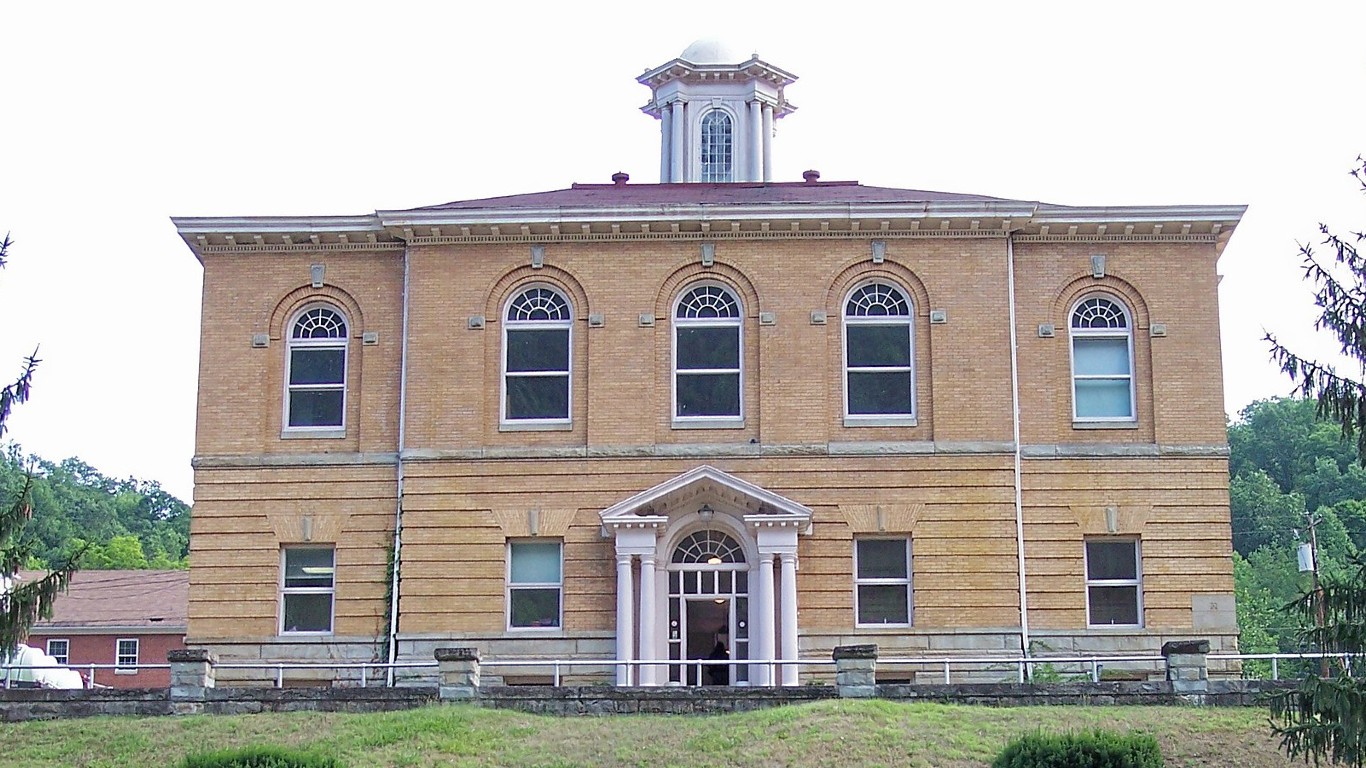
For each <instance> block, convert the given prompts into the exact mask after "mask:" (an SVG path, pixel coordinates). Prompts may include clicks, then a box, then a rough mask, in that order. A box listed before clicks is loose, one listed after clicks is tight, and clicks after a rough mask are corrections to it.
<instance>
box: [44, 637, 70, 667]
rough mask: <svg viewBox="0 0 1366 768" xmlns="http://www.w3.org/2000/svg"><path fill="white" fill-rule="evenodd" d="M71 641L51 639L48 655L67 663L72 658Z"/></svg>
mask: <svg viewBox="0 0 1366 768" xmlns="http://www.w3.org/2000/svg"><path fill="white" fill-rule="evenodd" d="M70 651H71V642H70V641H69V640H57V639H49V640H48V641H47V655H49V656H51V657H52V658H54V659H56V660H57V663H58V664H66V663H67V660H68V659H69V658H70Z"/></svg>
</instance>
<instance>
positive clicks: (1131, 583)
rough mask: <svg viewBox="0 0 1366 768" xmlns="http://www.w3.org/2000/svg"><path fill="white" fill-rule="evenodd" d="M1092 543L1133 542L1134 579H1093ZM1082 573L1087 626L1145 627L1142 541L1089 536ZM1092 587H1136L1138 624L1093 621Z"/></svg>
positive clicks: (1084, 544)
mask: <svg viewBox="0 0 1366 768" xmlns="http://www.w3.org/2000/svg"><path fill="white" fill-rule="evenodd" d="M1092 543H1097V544H1132V545H1133V553H1134V578H1132V579H1092V578H1091V547H1090V545H1091V544H1092ZM1082 575H1083V577H1084V580H1085V582H1086V595H1085V600H1086V626H1087V627H1091V628H1093V629H1103V628H1111V627H1113V628H1121V629H1135V628H1142V627H1143V547H1142V542H1141V541H1140V540H1139V539H1138V538H1136V537H1132V536H1088V537H1087V538H1086V539H1085V540H1084V542H1083V544H1082ZM1091 587H1135V589H1134V600H1135V601H1136V602H1137V605H1135V606H1134V607H1135V609H1136V611H1135V614H1134V615H1135V616H1136V617H1137V619H1138V623H1136V624H1095V623H1093V622H1092V621H1091Z"/></svg>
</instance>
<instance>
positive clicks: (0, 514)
mask: <svg viewBox="0 0 1366 768" xmlns="http://www.w3.org/2000/svg"><path fill="white" fill-rule="evenodd" d="M9 248H10V239H9V235H5V238H4V240H3V241H0V267H3V266H4V265H5V259H6V257H7V256H8V254H9ZM37 367H38V358H37V353H36V352H35V353H34V354H32V355H29V356H28V358H26V359H25V360H24V364H23V369H22V371H21V372H20V374H19V378H18V379H17V380H15V382H14V383H13V384H9V385H7V386H5V387H4V388H0V437H3V436H4V434H5V421H6V420H7V419H8V418H9V415H10V413H11V412H12V411H13V408H14V406H16V405H19V404H21V403H23V402H24V401H26V400H28V396H29V391H30V387H31V386H32V384H33V373H34V371H35V370H36V369H37ZM32 486H33V477H32V475H28V476H27V477H26V478H25V479H24V481H23V483H22V484H21V485H20V487H19V489H18V492H17V493H14V494H12V495H11V496H7V497H6V498H7V499H8V503H5V502H3V501H0V579H3V580H4V582H5V583H4V585H3V586H4V589H3V598H0V654H3V655H9V654H10V653H12V652H13V651H14V648H15V646H17V645H18V644H19V643H20V642H22V641H23V640H24V639H25V638H26V637H28V630H29V628H30V627H32V626H33V622H35V621H37V620H38V619H40V618H48V617H51V616H52V602H53V600H55V599H56V597H57V595H58V594H59V593H61V592H64V591H66V586H67V584H68V582H69V581H70V580H71V574H72V573H74V572H75V570H76V564H75V562H74V561H73V560H67V561H66V562H65V563H63V564H62V565H60V566H59V567H57V568H56V569H54V570H51V571H48V573H47V574H46V575H44V576H43V577H42V578H40V579H36V580H33V581H27V582H18V581H17V579H16V578H15V577H16V576H17V574H18V572H19V569H20V568H22V567H23V566H25V565H27V564H29V563H30V562H31V561H32V558H33V554H34V552H33V548H34V546H33V545H34V540H33V538H32V537H26V536H24V527H25V525H26V524H27V523H28V520H29V516H30V514H31V511H32V508H31V507H30V506H29V490H30V489H31V488H32Z"/></svg>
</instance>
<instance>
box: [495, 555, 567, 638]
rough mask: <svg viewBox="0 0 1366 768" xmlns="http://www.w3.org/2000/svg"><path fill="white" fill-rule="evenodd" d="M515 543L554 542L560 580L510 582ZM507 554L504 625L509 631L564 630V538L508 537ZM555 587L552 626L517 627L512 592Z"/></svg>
mask: <svg viewBox="0 0 1366 768" xmlns="http://www.w3.org/2000/svg"><path fill="white" fill-rule="evenodd" d="M516 544H555V545H557V546H558V548H559V553H560V580H559V581H556V582H549V581H546V582H541V581H537V582H525V583H519V584H515V585H514V584H513V583H512V550H513V546H514V545H516ZM505 552H506V554H507V557H506V561H507V572H506V575H505V576H504V578H503V585H504V588H503V592H504V594H503V615H504V616H506V617H507V618H506V621H505V623H506V625H507V629H508V631H509V632H541V633H553V632H563V631H564V540H563V539H508V542H507V547H506V549H505ZM552 588H553V589H557V590H559V592H560V600H559V606H560V611H559V615H558V616H556V617H555V626H553V627H519V626H514V625H513V623H512V593H513V592H514V591H517V590H522V589H552Z"/></svg>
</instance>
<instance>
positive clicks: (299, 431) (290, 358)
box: [280, 302, 351, 437]
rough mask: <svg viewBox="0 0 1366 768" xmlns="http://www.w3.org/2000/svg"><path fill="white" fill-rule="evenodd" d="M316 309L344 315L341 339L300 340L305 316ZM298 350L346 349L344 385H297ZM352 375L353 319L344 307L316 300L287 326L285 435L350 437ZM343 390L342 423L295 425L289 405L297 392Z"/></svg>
mask: <svg viewBox="0 0 1366 768" xmlns="http://www.w3.org/2000/svg"><path fill="white" fill-rule="evenodd" d="M315 309H327V310H330V311H332V312H335V313H337V316H338V317H339V318H341V321H342V323H343V324H344V326H345V328H344V329H343V330H344V334H343V336H342V337H341V338H336V337H330V338H324V339H296V338H294V329H295V326H297V325H298V323H299V320H300V319H302V318H303V316H304V315H305V314H306V313H308V312H310V311H312V310H315ZM296 349H340V350H341V351H342V378H341V385H340V386H338V385H336V384H300V385H298V386H295V385H294V384H292V383H291V382H290V377H291V376H292V373H293V371H292V368H293V366H294V350H296ZM350 375H351V318H349V317H347V315H346V313H345V312H343V311H342V309H341V307H338V306H336V305H334V304H328V303H326V302H315V303H312V304H308V305H307V306H305V307H303V308H302V309H300V310H299V311H298V312H295V313H294V315H293V317H291V318H290V320H289V323H288V324H287V325H286V326H285V382H284V383H285V395H284V409H283V412H282V414H281V417H280V418H281V421H280V424H281V427H282V428H281V436H283V437H345V436H346V405H347V399H348V398H347V394H348V393H347V389H348V386H347V383H348V381H349V379H350ZM337 389H340V390H341V395H342V398H341V419H340V423H339V424H324V425H318V426H298V427H296V426H291V425H290V423H289V405H290V400H291V399H292V398H293V395H294V392H322V391H335V390H337Z"/></svg>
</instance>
